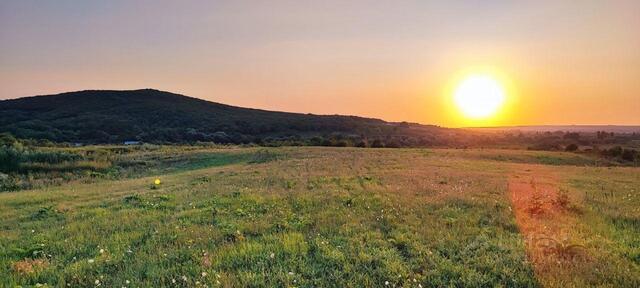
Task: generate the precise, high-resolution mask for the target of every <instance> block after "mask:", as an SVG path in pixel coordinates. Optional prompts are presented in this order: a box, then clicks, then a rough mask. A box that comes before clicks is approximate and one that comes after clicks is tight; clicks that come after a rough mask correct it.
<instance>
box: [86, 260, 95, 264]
mask: <svg viewBox="0 0 640 288" xmlns="http://www.w3.org/2000/svg"><path fill="white" fill-rule="evenodd" d="M95 261H96V260H93V259H89V260H87V262H89V263H93V262H95Z"/></svg>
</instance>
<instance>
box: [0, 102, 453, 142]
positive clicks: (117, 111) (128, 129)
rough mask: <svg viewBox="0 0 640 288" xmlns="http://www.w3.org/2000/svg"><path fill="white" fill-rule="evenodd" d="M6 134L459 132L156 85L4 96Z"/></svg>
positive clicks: (380, 136) (77, 137)
mask: <svg viewBox="0 0 640 288" xmlns="http://www.w3.org/2000/svg"><path fill="white" fill-rule="evenodd" d="M0 132H10V133H12V134H14V135H15V136H17V137H19V138H31V139H46V140H51V141H56V142H81V143H121V142H122V141H125V140H139V141H145V142H173V143H181V142H195V141H213V142H217V143H236V144H238V143H249V142H256V143H265V142H282V141H288V142H290V143H289V144H296V143H297V142H309V141H312V142H313V141H315V142H317V143H313V144H318V145H323V144H326V145H333V146H341V145H342V144H345V146H346V145H363V144H366V145H370V144H373V142H375V141H377V143H376V144H377V145H387V146H427V145H438V144H446V143H445V142H446V140H445V138H446V137H444V136H446V135H449V134H450V133H454V131H452V130H450V129H444V128H439V127H436V126H426V125H419V124H412V123H406V122H403V123H390V122H385V121H383V120H379V119H371V118H362V117H355V116H339V115H313V114H299V113H287V112H274V111H265V110H258V109H249V108H241V107H234V106H229V105H224V104H220V103H214V102H209V101H205V100H201V99H197V98H192V97H187V96H184V95H179V94H174V93H169V92H163V91H158V90H153V89H143V90H130V91H112V90H87V91H78V92H69V93H62V94H56V95H45V96H34V97H25V98H19V99H12V100H4V101H0ZM343 142H344V143H343ZM348 142H350V143H348ZM365 142H371V143H370V144H367V143H365Z"/></svg>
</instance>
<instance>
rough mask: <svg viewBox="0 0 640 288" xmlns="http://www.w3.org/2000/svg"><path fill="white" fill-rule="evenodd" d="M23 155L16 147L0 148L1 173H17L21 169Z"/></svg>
mask: <svg viewBox="0 0 640 288" xmlns="http://www.w3.org/2000/svg"><path fill="white" fill-rule="evenodd" d="M20 160H21V153H20V151H18V149H16V148H14V147H8V146H2V147H0V172H4V173H11V172H17V171H18V169H19V168H20Z"/></svg>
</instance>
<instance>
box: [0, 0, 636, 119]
mask: <svg viewBox="0 0 640 288" xmlns="http://www.w3.org/2000/svg"><path fill="white" fill-rule="evenodd" d="M486 69H489V70H492V71H494V72H495V73H496V74H499V75H500V78H501V79H503V81H505V85H507V86H508V88H507V90H508V94H509V95H508V98H507V99H508V101H507V106H506V107H505V108H504V109H503V113H501V115H500V117H497V118H495V119H493V120H492V121H489V122H482V123H480V122H469V121H464V120H462V119H460V118H459V117H458V115H456V113H454V112H453V111H452V108H451V104H450V103H451V95H450V94H451V92H450V90H451V86H452V85H454V83H455V81H456V80H457V79H459V77H461V75H464V73H466V72H469V71H478V70H483V71H484V70H486ZM139 88H155V89H160V90H166V91H171V92H176V93H181V94H186V95H189V96H194V97H199V98H203V99H207V100H211V101H216V102H222V103H226V104H231V105H238V106H246V107H255V108H263V109H270V110H282V111H294V112H304V113H307V112H309V113H318V114H350V115H361V116H370V117H376V118H382V119H385V120H392V121H402V120H406V121H412V122H420V123H425V124H438V125H445V126H461V125H520V124H640V1H638V0H631V1H528V2H525V1H481V0H478V1H442V2H435V1H431V2H430V1H258V0H254V1H157V0H154V1H60V0H58V1H25V0H16V1H7V0H2V1H1V2H0V99H7V98H17V97H22V96H31V95H39V94H53V93H59V92H66V91H75V90H85V89H139Z"/></svg>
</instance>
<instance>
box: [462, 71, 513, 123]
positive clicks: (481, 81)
mask: <svg viewBox="0 0 640 288" xmlns="http://www.w3.org/2000/svg"><path fill="white" fill-rule="evenodd" d="M453 99H454V101H455V104H456V106H457V107H458V109H460V111H461V112H462V114H464V115H465V116H466V117H468V118H472V119H486V118H489V117H491V116H493V115H495V114H496V112H497V111H498V110H499V109H500V107H501V106H502V104H503V103H504V100H505V93H504V89H503V88H502V86H501V85H500V82H499V81H498V80H496V79H495V78H493V77H491V76H490V75H485V74H475V75H469V76H467V77H466V78H464V80H462V81H461V82H460V83H459V84H458V86H457V87H456V89H455V92H454V97H453Z"/></svg>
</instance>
